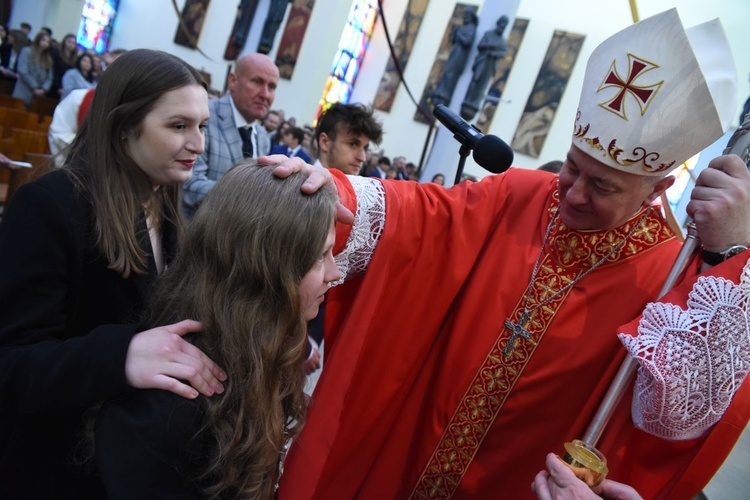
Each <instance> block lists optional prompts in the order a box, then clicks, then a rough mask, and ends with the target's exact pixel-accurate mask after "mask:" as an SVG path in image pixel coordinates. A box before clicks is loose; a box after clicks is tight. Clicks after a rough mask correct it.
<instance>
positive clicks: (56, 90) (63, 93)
mask: <svg viewBox="0 0 750 500" xmlns="http://www.w3.org/2000/svg"><path fill="white" fill-rule="evenodd" d="M31 33H32V28H31V25H29V24H28V23H21V25H20V28H19V29H13V30H9V29H8V27H7V26H5V25H0V78H2V79H4V80H6V81H11V82H12V85H13V93H12V95H13V97H16V98H18V99H22V100H23V101H24V102H25V103H26V104H27V105H29V104H31V101H32V99H33V98H34V97H48V98H51V99H54V100H61V99H64V98H65V97H67V96H68V95H69V94H70V93H71V92H72V91H74V90H76V89H90V88H94V87H96V84H97V82H98V80H99V78H100V76H101V74H102V71H104V69H105V68H106V67H107V65H108V64H110V63H111V62H112V61H113V60H114V59H115V58H116V57H117V56H118V55H120V54H121V53H122V52H123V51H122V50H113V51H111V52H105V53H104V54H98V53H97V52H95V51H93V50H82V49H80V48H79V46H78V43H77V42H76V36H75V35H74V34H72V33H68V34H66V35H65V36H64V37H63V38H62V40H61V41H58V40H56V39H55V38H54V37H53V36H52V30H51V29H50V28H47V27H43V28H41V29H40V30H39V31H38V32H37V33H36V34H35V35H33V36H31Z"/></svg>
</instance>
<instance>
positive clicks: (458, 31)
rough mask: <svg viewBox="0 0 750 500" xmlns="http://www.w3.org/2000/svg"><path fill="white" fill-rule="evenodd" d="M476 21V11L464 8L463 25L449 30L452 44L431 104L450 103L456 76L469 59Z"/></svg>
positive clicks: (475, 30) (459, 74) (461, 71)
mask: <svg viewBox="0 0 750 500" xmlns="http://www.w3.org/2000/svg"><path fill="white" fill-rule="evenodd" d="M477 22H478V20H477V14H476V12H474V10H473V9H466V10H465V11H464V23H463V25H461V26H454V27H453V31H451V43H453V46H452V47H451V52H450V54H449V55H448V60H447V61H446V62H445V66H443V76H442V78H440V81H439V82H438V84H437V87H435V92H434V93H433V94H432V104H433V105H435V106H437V105H438V104H445V105H446V106H448V105H449V104H450V102H451V97H453V90H454V89H455V88H456V82H458V77H459V76H461V73H463V72H464V68H465V67H466V61H467V60H468V59H469V52H470V51H471V44H472V43H474V37H475V36H476V33H477Z"/></svg>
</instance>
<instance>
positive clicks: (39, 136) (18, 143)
mask: <svg viewBox="0 0 750 500" xmlns="http://www.w3.org/2000/svg"><path fill="white" fill-rule="evenodd" d="M49 152H50V151H49V142H48V140H47V134H46V133H45V132H38V131H36V130H26V129H20V128H13V129H12V130H11V134H10V137H9V138H6V139H2V141H0V153H3V154H4V155H5V156H7V157H8V158H10V159H11V160H16V161H22V160H23V155H25V154H26V153H37V154H49Z"/></svg>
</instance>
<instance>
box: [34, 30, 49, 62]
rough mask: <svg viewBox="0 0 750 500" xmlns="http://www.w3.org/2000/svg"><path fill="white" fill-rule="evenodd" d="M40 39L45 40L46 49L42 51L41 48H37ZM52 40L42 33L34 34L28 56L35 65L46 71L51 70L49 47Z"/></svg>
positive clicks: (40, 41)
mask: <svg viewBox="0 0 750 500" xmlns="http://www.w3.org/2000/svg"><path fill="white" fill-rule="evenodd" d="M42 38H47V42H48V43H47V48H46V49H44V50H42V48H41V47H40V46H39V44H41V43H42ZM51 42H52V40H51V39H50V37H49V35H47V33H45V32H44V31H40V32H39V33H37V34H36V36H35V37H34V41H33V42H31V53H30V54H29V55H30V56H31V61H32V62H33V63H34V64H35V65H36V66H40V67H42V68H44V69H46V70H48V69H51V68H52V52H51V50H52V48H51V47H52V46H51V45H50V44H51Z"/></svg>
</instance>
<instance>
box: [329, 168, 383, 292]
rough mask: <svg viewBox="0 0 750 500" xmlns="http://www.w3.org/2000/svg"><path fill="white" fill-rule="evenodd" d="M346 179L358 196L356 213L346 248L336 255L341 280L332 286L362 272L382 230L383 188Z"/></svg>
mask: <svg viewBox="0 0 750 500" xmlns="http://www.w3.org/2000/svg"><path fill="white" fill-rule="evenodd" d="M347 179H349V182H351V183H352V187H353V188H354V192H355V193H356V195H357V210H356V213H355V214H354V225H353V226H352V230H351V233H350V234H349V239H348V240H347V241H346V247H345V248H344V250H343V251H342V252H341V253H339V254H337V255H336V265H337V266H338V268H339V270H340V271H341V279H340V280H338V281H336V282H335V283H332V284H331V286H336V285H340V284H341V283H343V282H344V281H345V280H347V279H350V278H353V277H355V276H359V275H361V274H362V273H364V272H365V270H366V269H367V266H368V265H369V264H370V260H371V259H372V254H373V252H374V251H375V247H376V246H377V245H378V240H379V239H380V235H382V234H383V228H384V227H385V189H384V188H383V184H382V183H380V182H379V181H376V180H374V179H370V178H367V177H361V176H352V175H348V176H347Z"/></svg>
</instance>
